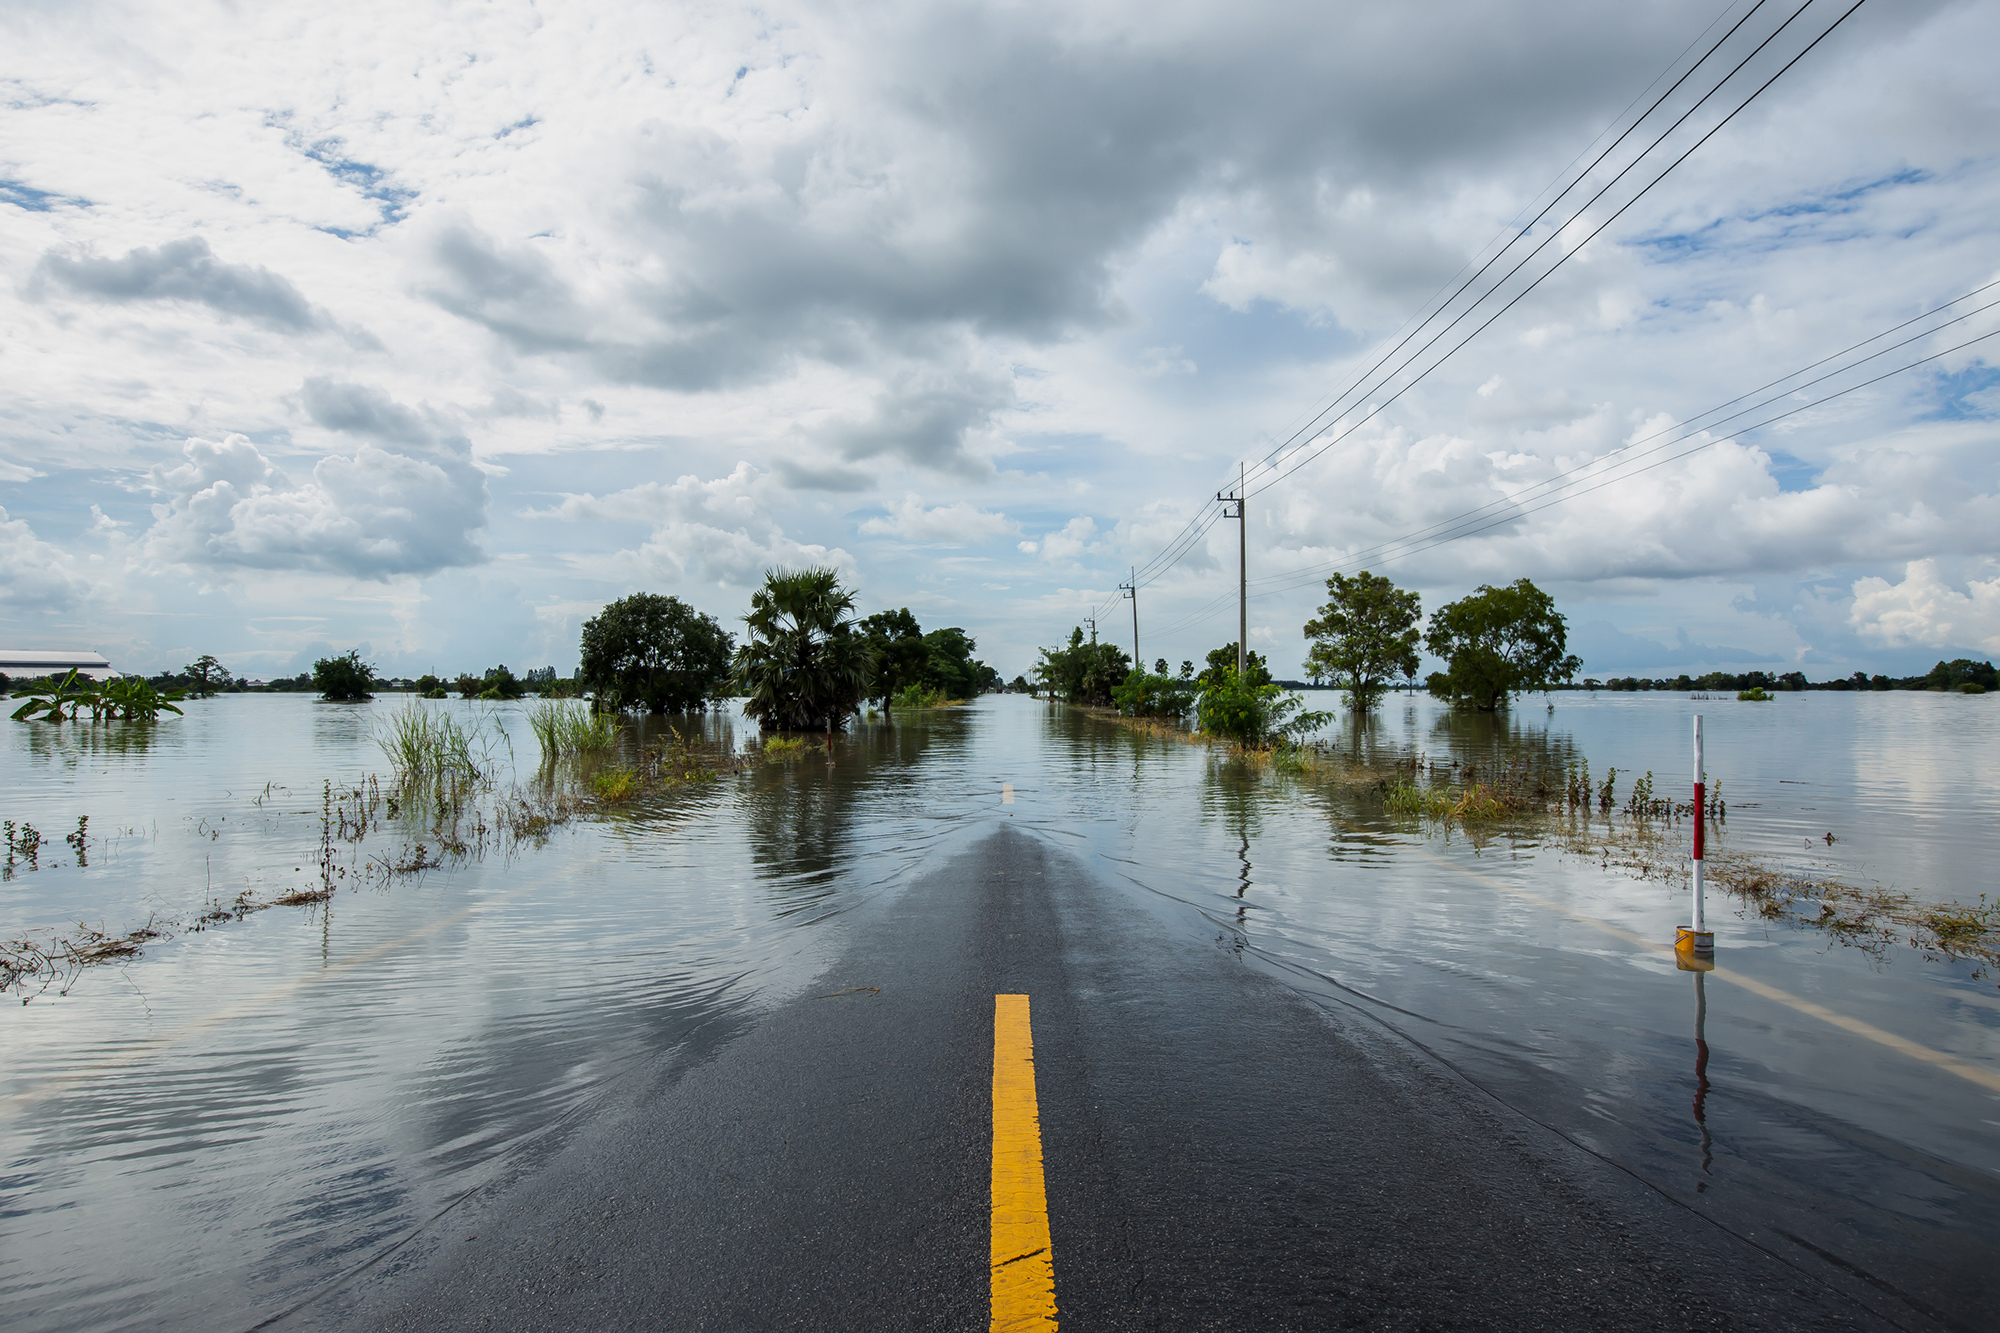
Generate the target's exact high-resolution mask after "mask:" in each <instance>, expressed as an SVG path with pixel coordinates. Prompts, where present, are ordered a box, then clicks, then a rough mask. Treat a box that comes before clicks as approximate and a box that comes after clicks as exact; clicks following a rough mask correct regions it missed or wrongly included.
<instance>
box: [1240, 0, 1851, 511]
mask: <svg viewBox="0 0 2000 1333" xmlns="http://www.w3.org/2000/svg"><path fill="white" fill-rule="evenodd" d="M1814 3H1815V0H1806V3H1805V5H1803V6H1801V7H1800V8H1799V10H1798V11H1797V13H1795V14H1793V16H1792V19H1796V18H1797V17H1798V15H1799V14H1803V13H1804V12H1805V11H1806V9H1808V8H1810V7H1811V6H1812V5H1813V4H1814ZM1866 3H1867V0H1854V3H1853V4H1852V5H1850V6H1849V7H1848V8H1847V9H1846V11H1845V12H1843V13H1842V14H1841V16H1840V17H1839V18H1837V19H1835V20H1834V21H1833V22H1832V23H1831V24H1829V25H1828V26H1827V28H1826V29H1825V30H1824V31H1823V32H1821V33H1820V35H1819V36H1817V37H1815V38H1813V40H1812V41H1811V42H1810V43H1809V44H1808V45H1807V46H1806V48H1805V50H1803V51H1800V52H1799V53H1798V54H1797V55H1795V56H1793V57H1792V58H1791V59H1790V60H1788V61H1786V62H1785V63H1784V65H1783V66H1782V67H1780V68H1779V70H1778V71H1777V73H1775V74H1773V75H1771V77H1770V78H1768V79H1766V80H1764V82H1763V83H1761V84H1759V85H1758V87H1757V89H1756V91H1754V92H1752V93H1751V94H1750V95H1749V96H1748V97H1746V98H1744V99H1743V101H1742V102H1740V103H1738V104H1737V106H1736V108H1735V109H1734V110H1732V111H1731V112H1730V113H1729V114H1728V115H1727V116H1724V117H1723V118H1722V120H1720V121H1719V122H1717V123H1716V125H1715V126H1714V127H1713V128H1711V129H1710V130H1709V131H1708V132H1707V133H1706V134H1704V135H1702V136H1701V138H1699V139H1697V140H1695V142H1694V143H1693V144H1692V145H1690V146H1689V148H1688V149H1687V150H1686V151H1685V152H1683V153H1682V154H1681V155H1680V156H1679V157H1677V158H1675V159H1674V160H1673V161H1672V162H1670V163H1668V164H1667V166H1666V168H1665V169H1664V170H1662V171H1661V172H1660V174H1659V175H1657V176H1655V177H1653V179H1652V180H1651V181H1649V182H1647V184H1646V185H1644V186H1642V187H1641V188H1640V190H1639V192H1638V193H1637V194H1634V195H1633V196H1632V197H1631V198H1630V199H1628V200H1626V201H1625V202H1624V203H1623V204H1620V205H1619V206H1618V208H1617V210H1616V211H1615V212H1613V213H1612V214H1611V216H1610V217H1608V218H1606V219H1605V220H1604V221H1603V222H1601V223H1599V224H1598V225H1597V226H1595V227H1593V228H1592V229H1591V230H1590V233H1589V234H1588V235H1586V236H1585V237H1583V239H1582V240H1580V241H1578V242H1577V243H1576V244H1575V245H1574V246H1572V247H1570V248H1569V249H1568V250H1566V251H1564V252H1563V254H1562V255H1561V256H1559V257H1558V258H1557V259H1556V262H1555V263H1553V264H1551V265H1549V267H1548V268H1547V269H1546V270H1544V271H1543V272H1542V274H1541V275H1540V276H1539V277H1537V278H1535V279H1534V281H1532V282H1530V283H1529V284H1528V285H1527V286H1526V287H1524V288H1522V289H1521V290H1520V291H1519V292H1517V293H1516V294H1515V295H1514V296H1513V297H1512V298H1510V299H1509V300H1508V302H1507V303H1506V304H1505V305H1503V306H1501V307H1500V308H1499V309H1498V310H1496V311H1494V312H1493V313H1492V314H1491V315H1490V316H1488V317H1487V318H1486V320H1485V321H1484V322H1482V323H1481V324H1480V325H1479V326H1478V327H1476V328H1474V329H1473V330H1472V331H1471V332H1470V333H1468V334H1466V335H1465V337H1463V338H1461V339H1460V340H1459V341H1458V342H1457V343H1456V344H1454V345H1453V346H1451V347H1450V348H1448V349H1446V351H1445V353H1444V354H1443V355H1442V356H1440V357H1439V358H1438V359H1437V360H1436V361H1434V362H1432V363H1431V364H1430V365H1429V366H1427V367H1425V368H1424V369H1423V370H1421V371H1419V372H1418V373H1417V374H1416V375H1415V376H1414V377H1412V378H1411V380H1410V381H1409V383H1407V384H1405V385H1403V386H1402V387H1401V388H1400V389H1397V390H1396V391H1395V392H1394V393H1392V394H1390V395H1389V396H1388V397H1387V398H1385V399H1384V400H1382V401H1381V402H1380V403H1377V404H1375V405H1374V406H1372V407H1370V408H1369V409H1368V411H1367V412H1366V413H1364V414H1363V415H1362V417H1361V419H1360V420H1358V421H1356V422H1354V423H1353V424H1352V425H1350V426H1348V427H1347V428H1346V429H1345V430H1342V431H1340V432H1339V433H1338V434H1336V435H1333V436H1331V437H1330V438H1327V437H1326V436H1325V433H1324V432H1322V434H1321V436H1319V437H1315V439H1313V440H1309V441H1307V442H1306V443H1305V444H1303V445H1301V446H1299V448H1297V449H1296V450H1294V451H1293V456H1296V455H1298V454H1302V453H1306V452H1307V450H1309V449H1310V450H1311V452H1310V454H1308V455H1307V456H1306V457H1304V458H1300V459H1299V460H1298V461H1297V462H1295V463H1291V464H1290V465H1289V466H1287V467H1285V468H1284V469H1283V470H1282V471H1278V470H1276V465H1273V467H1272V474H1273V475H1271V476H1270V477H1269V478H1268V479H1266V480H1262V481H1260V482H1259V483H1258V485H1257V488H1256V489H1257V491H1264V490H1268V489H1270V488H1271V487H1272V486H1275V485H1277V483H1278V482H1280V481H1282V480H1284V479H1285V478H1286V477H1288V476H1290V475H1291V474H1293V473H1294V472H1297V471H1298V470H1299V469H1300V468H1302V467H1304V466H1305V465H1306V464H1308V463H1310V462H1312V461H1313V460H1314V459H1316V458H1319V457H1320V456H1321V455H1323V454H1324V453H1325V452H1326V451H1327V450H1328V449H1330V448H1332V447H1333V446H1334V445H1336V444H1338V443H1340V441H1342V440H1344V439H1346V438H1347V437H1349V436H1350V435H1352V434H1354V432H1355V431H1357V430H1359V429H1361V427H1363V426H1365V425H1367V424H1368V423H1369V422H1370V421H1372V420H1374V419H1375V418H1376V417H1378V416H1380V415H1381V414H1382V413H1383V412H1384V411H1386V410H1387V409H1388V408H1389V407H1390V406H1391V405H1392V404H1393V403H1395V402H1396V401H1397V400H1398V399H1400V398H1401V397H1402V396H1403V395H1404V394H1406V393H1408V392H1409V391H1410V390H1412V389H1414V388H1416V387H1417V385H1419V384H1421V383H1423V381H1424V380H1425V379H1426V378H1428V377H1429V376H1430V374H1431V372H1432V371H1435V370H1436V369H1438V367H1440V366H1442V365H1443V364H1444V363H1445V362H1446V361H1448V360H1450V359H1451V357H1452V356H1453V355H1455V354H1456V353H1457V352H1458V351H1459V350H1461V349H1462V348H1464V347H1465V345H1466V344H1467V343H1469V342H1471V341H1472V340H1473V339H1474V338H1476V337H1478V336H1479V335H1480V334H1481V333H1484V332H1485V331H1486V330H1487V329H1489V328H1491V327H1492V326H1493V323H1494V321H1495V320H1498V319H1499V318H1500V317H1501V316H1502V315H1505V314H1506V313H1507V312H1508V311H1509V310H1512V309H1513V308H1514V307H1515V306H1516V305H1518V304H1520V302H1521V301H1522V299H1523V298H1525V297H1526V296H1527V295H1528V294H1529V293H1530V292H1532V291H1534V290H1535V289H1536V288H1537V287H1539V286H1541V285H1542V284H1543V283H1544V282H1546V281H1548V279H1549V278H1551V277H1552V276H1554V274H1555V272H1556V270H1557V269H1560V268H1561V267H1562V266H1563V265H1564V264H1566V263H1568V262H1569V261H1570V260H1571V259H1572V258H1573V257H1575V256H1576V255H1577V254H1578V253H1580V252H1581V251H1582V249H1583V247H1584V246H1586V245H1588V244H1589V243H1590V242H1591V241H1592V240H1593V239H1595V238H1596V237H1597V236H1598V235H1599V234H1600V233H1602V232H1603V231H1604V229H1605V228H1606V227H1609V226H1610V225H1611V224H1612V223H1614V222H1616V221H1617V220H1618V219H1619V218H1620V217H1622V216H1624V214H1625V211H1626V210H1627V209H1629V208H1631V207H1632V205H1634V204H1636V203H1638V202H1639V200H1641V199H1643V198H1645V196H1646V194H1647V192H1648V191H1650V190H1651V189H1652V188H1653V187H1654V186H1655V185H1658V184H1659V183H1660V182H1661V181H1663V180H1665V179H1666V178H1667V176H1668V175H1669V174H1670V173H1671V172H1672V171H1673V170H1674V168H1676V167H1678V166H1680V164H1681V163H1683V162H1685V161H1687V160H1688V158H1690V157H1692V156H1693V155H1694V153H1695V152H1696V151H1697V150H1698V149H1700V148H1701V146H1702V145H1703V144H1705V143H1707V142H1708V141H1709V140H1710V139H1712V138H1714V137H1715V136H1716V135H1717V134H1718V133H1720V132H1721V131H1722V129H1723V127H1724V126H1726V125H1728V124H1729V122H1730V121H1732V120H1734V119H1736V117H1737V116H1738V115H1740V114H1742V112H1743V111H1744V109H1745V108H1747V107H1748V106H1749V105H1750V104H1751V103H1752V102H1754V101H1756V100H1757V99H1758V98H1759V97H1761V96H1763V94H1764V91H1765V90H1766V89H1768V88H1769V87H1770V86H1771V85H1772V84H1774V83H1776V82H1777V81H1778V80H1779V79H1780V78H1781V77H1783V76H1784V74H1785V73H1786V71H1788V70H1790V69H1791V68H1792V66H1794V65H1796V64H1798V63H1799V61H1801V60H1803V59H1805V57H1806V56H1807V55H1809V54H1810V53H1811V52H1812V50H1813V49H1814V48H1815V47H1817V46H1818V45H1819V44H1820V43H1821V42H1823V41H1825V40H1826V39H1827V37H1828V36H1830V35H1831V34H1832V33H1833V31H1834V29H1835V28H1838V27H1839V26H1840V25H1841V24H1843V23H1845V22H1846V21H1847V20H1848V18H1849V16H1851V15H1852V14H1853V13H1854V11H1855V10H1857V9H1859V8H1861V6H1862V5H1864V4H1866ZM1792 19H1787V20H1785V23H1786V25H1789V24H1790V23H1791V22H1792ZM1779 31H1783V28H1780V29H1779ZM1776 36H1777V33H1773V34H1772V35H1771V37H1767V38H1765V40H1764V42H1762V43H1760V44H1759V45H1758V47H1757V49H1756V50H1755V51H1752V52H1751V53H1750V55H1749V56H1745V57H1744V59H1743V61H1741V62H1739V63H1738V64H1737V66H1736V68H1735V69H1732V70H1731V71H1730V72H1729V74H1728V75H1727V76H1725V77H1724V78H1723V80H1722V83H1727V82H1728V81H1729V79H1730V78H1734V77H1735V75H1736V73H1737V71H1738V70H1741V69H1742V68H1743V65H1744V64H1746V63H1748V61H1749V60H1750V59H1751V58H1753V57H1754V56H1755V55H1756V54H1757V52H1758V51H1762V50H1763V49H1764V47H1765V46H1766V45H1768V44H1769V43H1770V41H1771V40H1772V38H1775V37H1776ZM1722 83H1718V84H1717V85H1716V88H1715V89H1711V90H1710V93H1711V94H1712V93H1713V92H1714V91H1716V90H1717V89H1720V88H1721V86H1722ZM1702 100H1703V101H1706V100H1707V96H1706V95H1705V96H1704V97H1703V99H1702ZM1697 105H1699V103H1697ZM1691 111H1692V109H1690V113H1691ZM1683 119H1685V117H1683ZM1679 123H1680V122H1679V121H1676V122H1675V126H1678V125H1679ZM1675 126H1670V127H1669V128H1668V131H1667V133H1672V130H1673V128H1675ZM1665 138H1666V135H1665V134H1662V135H1661V136H1660V138H1659V139H1655V140H1654V141H1653V143H1652V145H1650V146H1649V147H1648V148H1647V150H1646V152H1651V151H1652V149H1653V148H1655V147H1658V146H1659V144H1660V143H1661V142H1662V141H1663V140H1664V139H1665ZM1644 156H1645V154H1644V153H1642V154H1640V157H1639V158H1636V159H1634V161H1633V164H1632V165H1637V163H1638V162H1639V161H1640V160H1643V158H1644ZM1630 169H1631V168H1630V167H1629V166H1628V167H1627V168H1626V170H1628V171H1629V170H1630ZM1619 175H1620V176H1621V177H1622V176H1623V175H1624V172H1620V173H1619ZM1613 183H1614V184H1615V183H1616V179H1615V178H1614V181H1613ZM1609 188H1610V186H1609V185H1607V186H1606V187H1605V189H1607V190H1608V189H1609ZM1603 193H1604V192H1603V191H1599V192H1598V194H1597V195H1595V196H1593V197H1592V198H1591V200H1590V202H1589V203H1586V204H1585V205H1584V208H1588V207H1590V204H1594V203H1596V202H1597V200H1598V199H1600V198H1602V197H1603ZM1581 215H1582V210H1581V209H1579V210H1578V212H1577V214H1576V216H1577V217H1580V216H1581ZM1574 220H1575V218H1574V217H1573V218H1572V219H1571V221H1574ZM1568 225H1569V224H1568V223H1565V224H1564V225H1563V226H1562V227H1558V228H1557V229H1556V230H1555V231H1554V232H1553V233H1551V234H1550V236H1549V237H1548V238H1546V239H1545V240H1543V242H1542V244H1541V245H1539V246H1537V247H1535V250H1534V251H1533V252H1531V253H1530V254H1529V255H1528V257H1527V259H1523V260H1522V264H1525V263H1527V260H1528V259H1532V258H1534V256H1535V254H1539V253H1540V252H1541V250H1542V249H1543V248H1544V247H1546V246H1547V245H1548V244H1549V243H1550V242H1551V241H1553V240H1554V239H1555V238H1556V237H1558V236H1560V235H1562V233H1563V232H1564V231H1565V230H1567V228H1568ZM1520 267H1521V266H1520V265H1516V266H1515V267H1514V269H1513V270H1512V271H1510V272H1509V273H1508V275H1507V277H1512V276H1513V275H1514V274H1515V273H1518V272H1519V271H1520ZM1506 280H1507V279H1506V278H1502V279H1501V282H1505V281H1506ZM1498 290H1499V284H1495V286H1494V287H1493V288H1492V289H1491V290H1489V292H1488V293H1487V295H1489V296H1490V295H1492V293H1493V292H1494V291H1498ZM1484 299H1485V298H1484V297H1482V298H1481V300H1484ZM1478 305H1479V302H1474V303H1473V304H1472V305H1470V306H1468V307H1466V309H1465V310H1463V311H1461V312H1460V313H1459V315H1458V317H1457V318H1455V319H1453V321H1452V323H1451V324H1448V325H1446V326H1445V328H1444V329H1441V330H1439V332H1438V334H1437V335H1436V336H1435V337H1433V338H1432V339H1431V341H1430V342H1428V343H1426V344H1425V345H1424V346H1423V347H1421V348H1419V349H1418V350H1417V352H1416V353H1415V354H1413V355H1412V356H1411V357H1409V358H1408V359H1406V360H1405V361H1404V362H1403V364H1402V365H1400V366H1398V367H1397V368H1396V370H1395V371H1393V372H1391V374H1392V376H1393V375H1396V374H1401V373H1402V372H1403V371H1404V370H1406V369H1408V367H1409V366H1410V365H1411V364H1412V363H1413V362H1414V361H1415V360H1416V358H1417V357H1418V356H1421V355H1423V353H1424V352H1425V351H1427V350H1429V348H1430V347H1431V346H1432V345H1434V344H1435V343H1436V341H1437V339H1438V338H1441V337H1443V336H1444V334H1445V333H1447V332H1449V331H1450V329H1451V328H1452V327H1453V326H1454V325H1456V324H1457V323H1458V320H1459V319H1463V318H1464V317H1465V316H1466V315H1469V314H1471V313H1472V311H1473V310H1475V309H1477V308H1478ZM1385 383H1386V381H1385ZM1378 387H1379V386H1378ZM1336 424H1338V423H1336ZM1329 429H1331V428H1329ZM1321 439H1324V443H1319V441H1320V440H1321ZM1315 443H1319V447H1318V448H1317V449H1314V448H1312V446H1313V445H1314V444H1315ZM1252 493H1253V494H1255V493H1256V492H1254V491H1253V492H1252Z"/></svg>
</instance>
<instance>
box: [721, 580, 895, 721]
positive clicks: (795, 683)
mask: <svg viewBox="0 0 2000 1333" xmlns="http://www.w3.org/2000/svg"><path fill="white" fill-rule="evenodd" d="M743 620H744V623H745V624H747V625H748V626H749V627H750V636H749V638H748V639H747V640H746V641H745V642H744V644H743V646H742V647H741V648H738V649H737V650H736V682H737V688H738V689H739V690H741V691H742V692H743V693H745V694H747V695H748V696H749V699H748V701H747V702H746V703H745V704H744V705H743V711H744V712H746V713H748V714H749V715H750V716H751V717H754V718H756V719H757V721H758V722H759V723H760V724H761V725H763V726H766V727H769V728H772V729H773V730H778V731H829V732H830V731H832V730H834V729H835V728H836V727H839V726H840V725H841V724H842V723H844V722H845V721H847V719H848V717H849V715H851V714H853V713H856V712H859V711H860V708H861V700H862V699H863V698H864V697H865V696H866V694H867V691H868V678H869V668H870V666H871V665H872V664H871V662H870V660H869V652H868V643H867V640H866V639H864V638H863V637H862V636H861V635H860V634H858V633H856V632H855V631H856V623H855V619H854V594H853V592H851V591H850V590H848V589H846V588H843V587H841V586H840V575H839V573H838V572H837V571H835V570H832V569H825V568H820V569H803V570H796V571H792V570H783V571H781V570H771V571H769V572H768V573H766V574H765V576H764V586H763V587H761V588H759V589H758V590H757V591H756V592H754V593H752V594H751V596H750V614H749V615H747V616H745V617H743Z"/></svg>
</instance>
